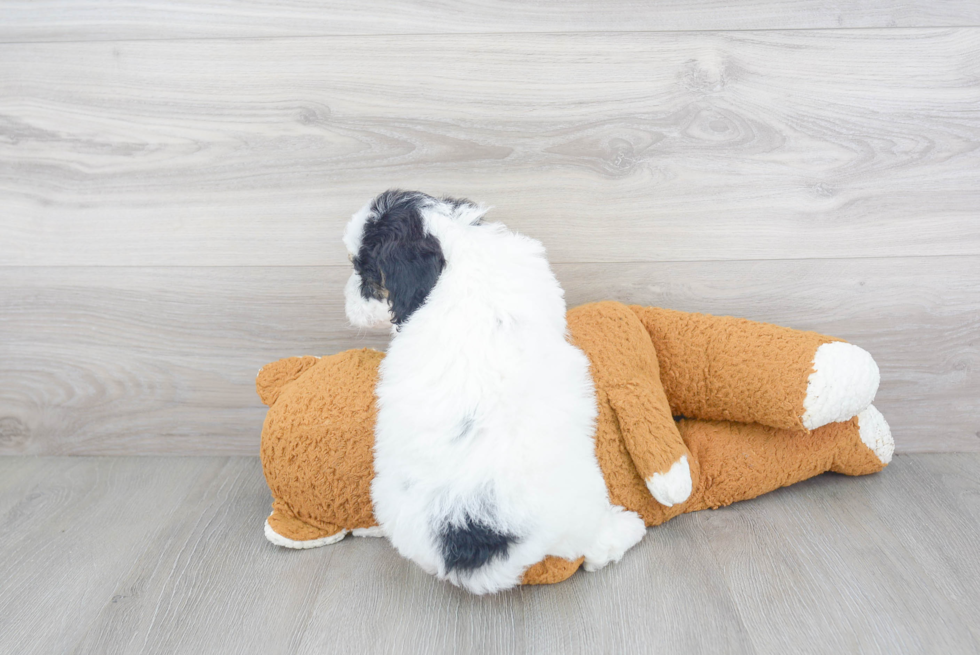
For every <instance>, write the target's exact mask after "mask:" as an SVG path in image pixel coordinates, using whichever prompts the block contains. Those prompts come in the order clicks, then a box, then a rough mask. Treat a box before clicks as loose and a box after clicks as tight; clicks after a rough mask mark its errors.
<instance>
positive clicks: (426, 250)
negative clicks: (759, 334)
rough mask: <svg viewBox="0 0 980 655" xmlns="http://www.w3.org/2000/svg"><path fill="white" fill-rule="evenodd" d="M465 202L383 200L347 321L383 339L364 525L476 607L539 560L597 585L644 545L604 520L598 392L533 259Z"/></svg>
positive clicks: (405, 195)
mask: <svg viewBox="0 0 980 655" xmlns="http://www.w3.org/2000/svg"><path fill="white" fill-rule="evenodd" d="M484 213H485V210H484V209H483V208H482V207H479V206H477V205H475V204H473V203H471V202H469V201H466V200H455V199H451V198H443V199H436V198H433V197H430V196H427V195H425V194H422V193H417V192H405V191H388V192H385V193H382V194H381V195H379V196H378V197H377V198H375V199H374V200H373V201H371V202H370V203H368V205H367V206H365V207H364V208H363V209H362V210H361V211H359V212H358V213H356V214H355V215H354V216H353V218H352V219H351V221H350V223H349V224H348V226H347V229H346V232H345V234H344V243H345V245H346V246H347V250H348V252H349V253H350V256H351V261H352V262H353V264H354V273H353V275H351V278H350V281H349V282H348V284H347V287H346V309H347V316H348V318H349V319H350V321H351V323H352V324H353V325H355V326H358V327H381V326H385V327H387V326H389V325H390V326H392V328H393V334H394V336H393V338H392V341H391V344H390V346H389V347H388V352H387V356H386V357H385V359H384V361H383V362H382V364H381V368H380V380H379V383H378V387H377V398H378V420H377V426H376V428H375V439H376V441H375V460H374V462H375V478H374V481H373V483H372V487H371V498H372V501H373V502H374V510H375V516H376V517H377V520H378V523H379V524H380V525H381V528H382V530H383V532H384V534H385V535H386V536H387V537H388V538H389V539H390V540H391V542H392V544H393V545H394V546H395V547H396V548H397V549H398V551H399V552H400V553H401V554H402V555H404V556H405V557H407V558H409V559H411V560H413V561H415V562H416V563H418V564H419V565H420V566H421V567H422V568H423V569H425V570H426V571H428V572H429V573H433V574H435V575H437V576H438V577H440V578H442V579H446V580H449V581H451V582H452V583H454V584H457V585H460V586H462V587H464V588H466V589H468V590H470V591H472V592H475V593H487V592H494V591H498V590H501V589H506V588H508V587H512V586H514V585H516V584H518V583H519V582H520V580H521V576H522V574H523V572H524V571H525V570H526V569H527V568H528V567H529V566H531V565H533V564H535V563H536V562H538V561H540V560H541V559H543V558H544V557H545V556H546V555H555V556H558V557H564V558H567V559H571V560H573V559H576V558H578V557H581V556H583V555H584V556H585V568H586V569H587V570H596V569H598V568H600V567H602V566H605V565H606V564H608V563H609V562H612V561H616V560H618V559H619V558H620V557H622V555H623V553H625V552H626V551H627V550H628V549H629V548H630V547H632V546H633V545H634V544H636V543H637V542H638V541H639V540H640V539H641V538H642V537H643V534H644V532H645V527H644V524H643V521H642V520H641V519H640V517H639V516H638V515H637V514H636V513H635V512H629V511H626V510H625V509H623V508H622V507H619V506H617V505H612V504H611V503H610V501H609V495H608V492H607V490H606V485H605V482H604V481H603V478H602V472H601V470H600V469H599V463H598V461H597V459H596V455H595V444H594V432H595V417H596V400H595V390H594V388H593V385H592V378H591V376H590V375H589V362H588V360H587V358H586V357H585V355H584V354H583V353H582V352H581V351H580V350H578V349H577V348H575V347H574V346H572V345H571V344H570V343H569V342H568V341H567V339H566V335H567V326H566V322H565V301H564V293H563V291H562V289H561V287H560V286H559V284H558V281H557V280H556V279H555V276H554V274H553V273H552V272H551V268H550V267H549V265H548V261H547V260H546V258H545V252H544V248H543V247H542V245H541V244H540V243H539V242H537V241H535V240H534V239H530V238H528V237H526V236H523V235H520V234H516V233H514V232H511V231H509V230H508V229H507V228H506V227H505V226H503V225H501V224H499V223H486V222H484V221H483V216H484Z"/></svg>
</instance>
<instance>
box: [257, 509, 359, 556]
mask: <svg viewBox="0 0 980 655" xmlns="http://www.w3.org/2000/svg"><path fill="white" fill-rule="evenodd" d="M274 526H275V527H274ZM277 528H278V530H277ZM284 532H285V533H287V534H289V536H288V537H287V536H285V535H284V534H283V533H284ZM348 532H349V531H348V530H344V529H341V528H337V531H336V532H333V531H331V530H323V529H321V528H316V527H314V526H312V525H309V524H307V523H303V522H302V521H300V520H299V519H295V518H292V517H290V516H285V515H283V514H280V513H278V512H273V513H272V514H271V515H270V516H269V518H267V519H266V520H265V538H266V539H268V540H269V541H271V542H272V543H274V544H275V545H277V546H282V547H283V548H318V547H319V546H329V545H330V544H335V543H337V542H338V541H340V540H341V539H343V538H344V537H346V536H347V533H348Z"/></svg>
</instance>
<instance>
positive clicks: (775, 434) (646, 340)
mask: <svg viewBox="0 0 980 655" xmlns="http://www.w3.org/2000/svg"><path fill="white" fill-rule="evenodd" d="M568 327H569V331H570V338H571V340H572V342H573V343H575V345H577V346H578V347H579V348H581V349H582V350H583V351H584V352H585V354H586V355H587V356H588V358H589V361H590V362H591V372H592V377H593V380H594V382H595V387H596V400H597V402H598V408H599V415H598V419H597V426H596V433H595V448H596V455H597V457H598V460H599V465H600V467H601V468H602V472H603V475H604V477H605V481H606V486H607V487H608V489H609V498H610V500H611V501H612V502H613V503H615V504H617V505H622V506H623V507H625V508H626V509H629V510H633V511H635V512H637V513H638V514H639V515H640V516H641V517H642V518H643V520H644V521H645V522H646V524H647V525H648V526H653V525H659V524H660V523H663V522H664V521H667V520H668V519H671V518H673V517H674V516H677V515H678V514H682V513H685V512H693V511H696V510H701V509H705V508H717V507H721V506H724V505H729V504H731V503H733V502H735V501H738V500H745V499H748V498H754V497H756V496H758V495H760V494H764V493H766V492H768V491H772V490H773V489H777V488H779V487H784V486H787V485H790V484H793V483H795V482H799V481H801V480H805V479H807V478H810V477H813V476H815V475H819V474H820V473H824V472H826V471H833V472H836V473H843V474H845V475H867V474H869V473H875V472H877V471H880V470H881V469H883V468H884V467H885V466H886V465H887V464H888V462H889V461H890V460H891V456H892V452H893V450H894V443H893V441H892V438H891V433H890V431H889V429H888V424H887V423H886V422H885V420H884V418H882V416H881V414H880V413H879V412H878V411H877V410H876V409H875V408H874V407H873V406H871V404H870V403H871V401H872V400H873V398H874V394H875V392H876V391H877V387H878V368H877V366H876V365H875V363H874V361H873V360H872V359H871V357H870V355H868V354H867V353H866V352H865V351H863V350H861V349H860V348H857V347H856V346H851V345H850V344H846V343H844V342H842V341H841V340H839V339H833V338H831V337H826V336H822V335H819V334H816V333H813V332H800V331H796V330H790V329H788V328H782V327H777V326H774V325H767V324H763V323H754V322H752V321H747V320H742V319H735V318H729V317H714V316H708V315H705V314H688V313H684V312H677V311H671V310H666V309H657V308H653V307H640V306H629V307H628V306H626V305H622V304H620V303H615V302H603V303H596V304H591V305H584V306H581V307H578V308H575V309H573V310H571V311H569V312H568ZM383 357H384V355H383V354H382V353H380V352H377V351H374V350H370V349H363V350H348V351H345V352H342V353H338V354H336V355H331V356H329V357H323V358H317V357H291V358H288V359H282V360H280V361H278V362H274V363H272V364H269V365H267V366H266V367H264V368H263V369H262V370H261V371H260V372H259V376H258V379H257V380H256V388H257V390H258V393H259V396H260V397H261V399H262V402H264V403H265V404H266V405H268V406H269V412H268V415H267V416H266V419H265V425H264V427H263V429H262V451H261V452H262V466H263V470H264V472H265V477H266V481H267V482H268V484H269V488H270V489H271V491H272V496H273V503H272V509H273V512H272V515H271V516H269V518H268V519H267V521H266V524H265V534H266V536H267V537H268V538H269V540H270V541H272V542H273V543H274V544H277V545H280V546H286V547H290V548H311V547H316V546H323V545H327V544H330V543H334V542H337V541H339V540H340V539H342V538H343V537H344V536H345V535H347V533H348V532H353V533H354V534H355V535H359V536H381V534H380V530H379V528H378V526H377V523H376V522H375V520H374V515H373V512H372V507H371V479H372V477H373V476H374V467H373V446H374V420H375V397H374V387H375V384H376V383H377V376H378V364H379V363H380V362H381V359H382V358H383ZM675 417H679V418H676V419H675ZM655 496H657V497H658V498H660V499H661V500H662V501H663V502H658V501H657V500H656V499H655ZM581 562H582V560H581V559H579V560H576V561H568V560H564V559H558V558H555V557H547V558H545V559H544V560H543V561H541V562H539V563H538V564H536V565H534V566H532V567H531V568H529V569H528V570H527V571H526V572H525V573H524V577H523V582H524V583H525V584H542V583H553V582H560V581H561V580H564V579H566V578H568V577H569V576H570V575H572V574H573V573H574V572H575V571H576V569H577V568H578V567H579V566H580V564H581Z"/></svg>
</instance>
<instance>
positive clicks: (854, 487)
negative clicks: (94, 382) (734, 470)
mask: <svg viewBox="0 0 980 655" xmlns="http://www.w3.org/2000/svg"><path fill="white" fill-rule="evenodd" d="M978 468H980V455H978V454H967V453H964V454H935V455H904V456H899V457H897V458H896V459H895V461H894V462H893V463H892V465H891V466H890V467H889V468H887V469H886V470H885V471H884V472H882V473H881V474H878V475H875V476H869V477H864V478H846V477H843V476H836V475H825V476H821V477H819V478H815V479H813V480H810V481H808V482H805V483H802V484H799V485H796V486H794V487H790V488H787V489H782V490H779V491H777V492H774V493H772V494H769V495H766V496H763V497H761V498H758V499H756V500H753V501H747V502H743V503H740V504H737V505H734V506H732V507H729V508H726V509H722V510H717V511H705V512H700V513H697V514H690V515H686V516H681V517H679V518H677V519H674V520H673V521H671V522H670V523H667V524H666V525H663V526H660V527H657V528H653V529H651V530H650V531H649V532H648V534H647V536H646V538H645V539H644V540H643V542H642V543H641V544H640V545H639V546H637V547H636V548H635V549H633V550H632V551H630V552H629V553H628V554H627V555H626V557H625V558H624V560H623V561H622V562H620V563H619V564H617V565H613V566H610V567H609V568H607V569H605V570H603V571H600V572H598V573H594V574H588V573H583V572H579V573H577V574H576V575H575V576H574V577H573V578H571V579H570V580H568V581H567V582H565V583H562V584H559V585H556V586H551V587H535V588H523V589H519V590H516V591H512V592H506V593H502V594H499V595H497V596H493V597H475V596H470V595H468V594H466V593H465V592H462V591H460V590H458V589H455V588H453V587H451V586H449V585H447V584H444V583H440V582H438V581H437V580H435V579H434V578H430V577H428V576H426V575H425V574H423V573H422V572H421V571H420V570H419V569H418V568H417V567H416V566H414V565H413V564H411V563H409V562H407V561H406V560H403V559H401V558H399V557H398V556H397V555H396V554H395V553H394V551H393V550H392V548H391V547H390V546H389V545H388V544H387V542H385V541H384V540H381V539H367V538H364V539H357V538H353V537H348V538H347V539H345V540H343V541H342V542H340V543H339V544H337V545H334V546H329V547H325V548H320V549H313V550H310V551H305V552H304V551H290V550H285V549H281V548H277V547H274V546H272V545H271V544H269V543H268V542H266V540H265V538H264V537H263V535H262V530H261V527H262V523H263V520H264V519H265V516H266V514H267V513H268V510H269V501H270V497H269V493H268V490H267V488H266V486H265V483H264V480H263V478H262V472H261V467H260V465H259V461H258V460H257V459H255V458H234V457H232V458H228V457H193V458H191V457H185V458H178V457H154V458H135V457H129V458H78V457H74V458H67V457H66V458H59V457H44V458H30V457H6V458H0V516H2V517H3V521H4V529H3V530H2V531H0V581H2V582H0V652H3V653H18V654H26V653H44V654H48V653H61V652H73V653H76V652H77V653H100V654H101V653H195V654H197V653H209V654H210V653H262V654H263V655H266V654H272V653H334V652H349V653H374V652H390V653H396V652H397V653H403V652H405V653H411V652H419V653H423V652H424V653H444V652H445V653H448V652H460V653H482V652H486V653H498V652H500V653H504V652H507V653H509V652H520V653H524V652H527V653H542V652H556V653H632V652H635V653H696V652H703V653H779V654H783V653H833V654H835V655H840V654H844V653H858V652H860V653H888V654H896V653H945V654H949V653H976V652H980V614H978V612H977V608H978V607H980V558H978V557H977V554H978V546H977V544H978V543H980V527H978V526H980V477H978V475H977V470H978Z"/></svg>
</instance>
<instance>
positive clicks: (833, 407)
mask: <svg viewBox="0 0 980 655" xmlns="http://www.w3.org/2000/svg"><path fill="white" fill-rule="evenodd" d="M880 381H881V375H880V373H879V372H878V365H877V364H875V360H874V359H872V357H871V355H870V354H869V353H868V351H866V350H864V349H862V348H858V347H857V346H855V345H852V344H849V343H844V342H843V341H834V342H832V343H825V344H823V345H822V346H820V347H819V348H817V352H816V354H815V355H814V357H813V373H811V374H810V377H809V379H808V380H807V386H806V398H804V399H803V409H804V412H803V416H802V417H801V418H802V420H803V426H804V427H806V429H807V430H816V429H817V428H819V427H821V426H824V425H827V424H828V423H836V422H840V421H847V420H849V419H851V418H852V417H854V416H857V415H858V413H860V412H862V411H864V410H865V409H866V408H867V407H868V405H870V404H871V401H873V400H874V398H875V393H877V391H878V383H879V382H880Z"/></svg>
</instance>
